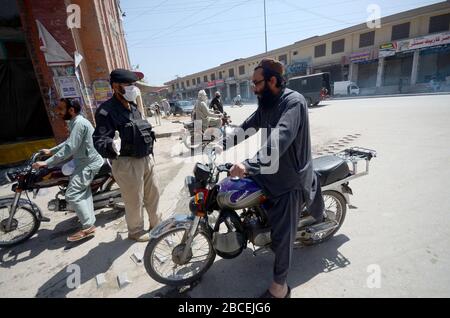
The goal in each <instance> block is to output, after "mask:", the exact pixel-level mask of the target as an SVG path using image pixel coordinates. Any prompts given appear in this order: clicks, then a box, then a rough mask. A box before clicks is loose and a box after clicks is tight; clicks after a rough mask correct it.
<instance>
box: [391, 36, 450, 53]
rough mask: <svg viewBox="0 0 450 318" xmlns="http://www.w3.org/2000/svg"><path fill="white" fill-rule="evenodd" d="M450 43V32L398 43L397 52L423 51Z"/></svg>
mask: <svg viewBox="0 0 450 318" xmlns="http://www.w3.org/2000/svg"><path fill="white" fill-rule="evenodd" d="M449 43H450V32H444V33H439V34H432V35H426V36H422V37H419V38H414V39H408V40H404V41H398V49H397V52H403V51H410V50H417V49H423V48H427V47H432V46H438V45H445V44H449Z"/></svg>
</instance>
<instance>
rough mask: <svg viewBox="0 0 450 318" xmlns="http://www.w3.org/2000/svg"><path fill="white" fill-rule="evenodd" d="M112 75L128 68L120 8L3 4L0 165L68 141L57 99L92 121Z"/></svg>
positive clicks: (108, 4)
mask: <svg viewBox="0 0 450 318" xmlns="http://www.w3.org/2000/svg"><path fill="white" fill-rule="evenodd" d="M115 68H126V69H130V68H131V67H130V61H129V56H128V50H127V45H126V41H125V37H124V31H123V25H122V12H121V10H120V3H119V0H46V1H33V0H2V1H1V2H0V94H2V96H3V97H4V99H3V101H2V103H1V104H0V121H1V122H2V125H1V126H0V165H1V164H6V163H13V162H16V161H21V160H24V159H26V158H27V157H28V156H29V155H30V153H32V152H34V151H36V150H37V149H39V148H43V147H50V146H52V145H54V144H55V143H57V142H61V141H62V140H64V139H65V138H66V136H67V129H66V125H65V123H64V122H63V121H62V120H60V119H59V118H57V116H56V115H55V113H54V110H55V107H56V105H57V102H58V100H59V99H60V98H62V97H69V98H77V99H79V101H80V102H81V103H82V105H83V111H84V113H85V115H86V117H87V118H88V119H89V120H91V121H93V120H94V119H93V118H94V113H95V109H96V107H97V106H98V105H99V104H100V103H101V102H103V101H104V100H106V99H108V98H109V97H110V96H111V91H110V87H109V82H108V78H109V73H110V72H111V71H112V70H113V69H115Z"/></svg>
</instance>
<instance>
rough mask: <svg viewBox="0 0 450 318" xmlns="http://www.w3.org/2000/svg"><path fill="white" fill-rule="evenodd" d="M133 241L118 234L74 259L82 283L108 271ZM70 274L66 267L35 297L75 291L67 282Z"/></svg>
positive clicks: (45, 284)
mask: <svg viewBox="0 0 450 318" xmlns="http://www.w3.org/2000/svg"><path fill="white" fill-rule="evenodd" d="M133 243H134V242H133V241H131V240H128V239H126V240H122V238H121V237H120V235H117V237H116V239H115V240H114V241H112V242H107V243H100V244H99V245H97V246H96V247H95V248H93V249H91V250H90V251H89V253H88V254H86V255H85V256H83V257H82V258H80V259H78V260H76V261H74V262H73V263H72V264H76V265H78V266H79V267H80V269H81V280H80V284H81V285H82V284H84V283H86V282H88V281H89V280H91V279H93V278H95V276H97V275H98V274H100V273H105V272H107V271H108V269H109V268H110V267H111V265H112V264H113V262H114V261H115V260H116V259H117V258H118V257H120V256H122V255H123V254H124V253H125V252H126V251H127V250H128V249H129V248H130V246H131V245H133ZM70 274H71V273H68V272H67V268H66V267H64V268H63V269H61V270H60V271H59V272H58V273H57V274H55V275H54V276H53V277H52V278H50V279H49V280H48V281H47V282H46V283H44V284H43V285H42V286H41V287H39V289H38V291H37V293H36V295H35V297H56V298H64V297H66V296H67V294H68V293H69V292H71V291H73V289H72V288H69V287H68V286H67V283H66V281H67V278H68V277H69V275H70Z"/></svg>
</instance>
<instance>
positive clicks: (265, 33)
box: [264, 0, 267, 53]
mask: <svg viewBox="0 0 450 318" xmlns="http://www.w3.org/2000/svg"><path fill="white" fill-rule="evenodd" d="M264 36H265V39H266V53H267V21H266V0H264Z"/></svg>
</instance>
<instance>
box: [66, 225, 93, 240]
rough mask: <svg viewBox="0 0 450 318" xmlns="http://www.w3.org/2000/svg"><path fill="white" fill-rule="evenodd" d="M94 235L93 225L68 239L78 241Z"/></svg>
mask: <svg viewBox="0 0 450 318" xmlns="http://www.w3.org/2000/svg"><path fill="white" fill-rule="evenodd" d="M94 235H95V226H91V227H90V228H87V229H84V230H80V231H78V232H77V233H75V234H73V235H71V236H69V237H68V238H67V240H68V241H69V242H77V241H81V240H84V239H85V238H88V237H91V236H94Z"/></svg>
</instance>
